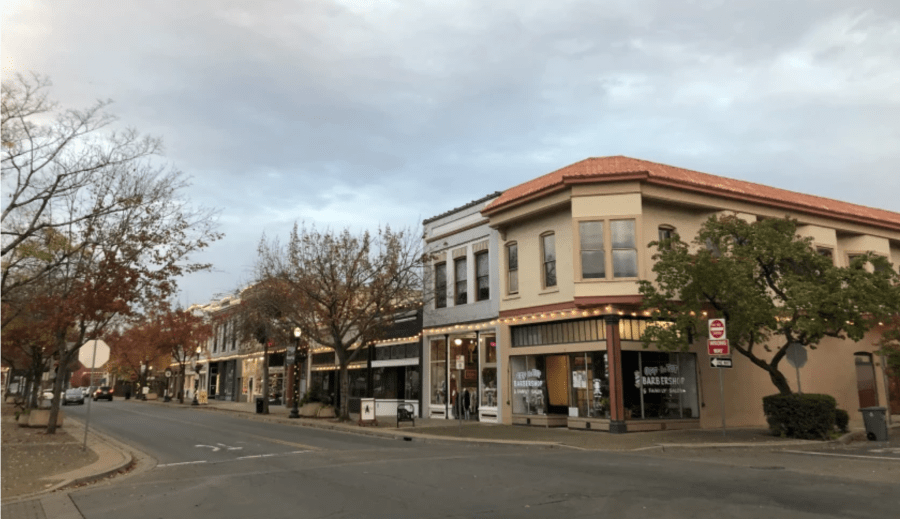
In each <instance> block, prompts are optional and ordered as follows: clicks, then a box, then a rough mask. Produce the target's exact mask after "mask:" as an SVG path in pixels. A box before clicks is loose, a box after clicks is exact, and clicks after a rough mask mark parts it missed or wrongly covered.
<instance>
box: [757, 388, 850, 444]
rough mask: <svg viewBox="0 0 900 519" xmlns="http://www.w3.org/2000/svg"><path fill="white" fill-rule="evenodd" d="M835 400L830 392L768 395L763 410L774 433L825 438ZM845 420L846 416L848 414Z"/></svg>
mask: <svg viewBox="0 0 900 519" xmlns="http://www.w3.org/2000/svg"><path fill="white" fill-rule="evenodd" d="M836 409H837V402H836V401H835V400H834V397H832V396H831V395H815V394H813V395H810V394H805V395H799V394H790V395H781V394H778V395H769V396H767V397H764V398H763V411H764V412H765V413H766V421H767V422H768V423H769V429H770V430H771V431H772V434H774V435H775V436H781V437H787V438H799V439H803V440H823V439H828V437H829V435H830V434H831V432H832V431H833V430H834V426H835V418H836ZM848 420H849V417H848Z"/></svg>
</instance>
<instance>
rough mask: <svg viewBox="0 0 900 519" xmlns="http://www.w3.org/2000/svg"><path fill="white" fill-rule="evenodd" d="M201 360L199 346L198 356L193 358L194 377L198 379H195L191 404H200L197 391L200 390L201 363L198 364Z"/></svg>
mask: <svg viewBox="0 0 900 519" xmlns="http://www.w3.org/2000/svg"><path fill="white" fill-rule="evenodd" d="M198 360H200V347H199V346H197V356H196V357H194V358H192V359H191V368H193V370H194V377H196V378H197V380H195V381H194V390H193V391H192V393H194V399H193V400H191V405H200V402H199V401H197V392H198V391H199V390H200V365H199V364H197V361H198Z"/></svg>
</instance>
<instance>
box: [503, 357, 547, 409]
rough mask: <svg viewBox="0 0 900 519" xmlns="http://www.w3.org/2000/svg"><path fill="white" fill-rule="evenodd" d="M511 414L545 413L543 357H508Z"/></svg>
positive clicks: (545, 394)
mask: <svg viewBox="0 0 900 519" xmlns="http://www.w3.org/2000/svg"><path fill="white" fill-rule="evenodd" d="M509 364H510V370H511V372H512V393H513V414H533V415H537V414H547V379H546V372H545V369H544V357H543V356H533V355H522V356H516V357H510V359H509Z"/></svg>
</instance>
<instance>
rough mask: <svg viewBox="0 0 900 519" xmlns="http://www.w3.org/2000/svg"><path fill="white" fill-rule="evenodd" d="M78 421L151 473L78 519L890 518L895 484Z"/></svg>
mask: <svg viewBox="0 0 900 519" xmlns="http://www.w3.org/2000/svg"><path fill="white" fill-rule="evenodd" d="M67 412H71V413H72V414H73V415H76V416H82V415H83V414H84V409H83V408H81V407H77V408H68V411H67ZM91 414H92V416H91V423H92V424H93V425H94V426H97V427H98V428H100V429H101V430H103V431H104V432H107V433H109V434H112V435H114V436H116V437H118V438H119V439H121V440H123V441H126V442H128V443H131V444H133V445H135V446H136V447H137V448H139V449H141V450H142V451H144V452H145V453H147V454H149V455H150V456H152V457H153V458H155V459H156V461H157V464H156V465H155V466H154V467H153V468H151V469H149V470H145V471H142V472H140V473H138V474H135V475H132V476H128V477H125V478H117V479H113V480H112V482H111V483H109V484H102V485H98V486H92V487H88V488H86V489H83V490H79V491H75V492H73V493H72V494H71V497H72V500H73V502H74V503H75V504H76V506H77V507H78V508H79V510H80V511H81V513H82V514H83V515H84V517H85V518H87V519H106V518H109V519H112V518H117V519H118V518H122V517H129V518H181V517H184V518H207V517H210V518H217V519H229V518H235V519H238V518H241V519H246V518H267V519H268V518H280V517H285V518H286V517H291V518H306V517H329V518H333V517H391V518H405V517H410V518H431V517H440V518H447V517H552V518H560V517H564V518H568V517H602V516H605V515H610V516H614V517H617V518H640V519H649V518H657V517H665V518H670V517H671V518H687V517H710V518H712V517H715V518H722V517H735V518H745V517H746V518H750V517H754V518H755V517H766V518H780V517H792V518H813V517H815V518H823V517H825V518H827V517H853V518H858V517H872V518H880V517H884V518H894V517H897V510H900V481H896V482H893V481H887V482H884V481H865V480H862V479H855V478H846V477H841V474H839V473H836V474H834V475H818V474H804V473H799V472H795V471H792V470H784V469H785V467H784V466H775V465H770V464H766V463H765V462H763V464H762V465H759V464H757V465H752V464H751V465H743V466H742V465H740V464H730V463H709V462H706V461H705V460H704V459H703V458H702V453H694V454H692V455H691V456H690V457H685V456H680V457H679V456H671V455H670V454H666V455H648V454H646V453H644V454H623V453H609V452H593V451H591V452H587V451H577V450H571V449H561V448H539V447H523V446H507V445H489V446H483V445H482V446H476V445H472V444H455V443H454V444H451V443H448V444H442V443H433V442H428V443H423V442H406V441H402V440H389V439H382V438H376V437H370V436H363V435H355V434H344V433H338V432H332V431H324V430H318V429H308V428H302V427H294V426H290V425H282V424H274V423H263V422H257V421H253V420H247V419H244V418H241V417H239V416H234V415H232V414H229V413H216V412H209V411H201V410H197V409H192V408H190V407H187V406H186V407H168V406H157V405H142V404H136V403H133V402H124V401H121V400H119V401H115V402H112V403H108V402H95V403H94V404H93V405H92V413H91ZM797 456H798V457H800V456H799V455H797Z"/></svg>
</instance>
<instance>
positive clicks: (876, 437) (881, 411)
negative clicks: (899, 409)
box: [860, 407, 888, 442]
mask: <svg viewBox="0 0 900 519" xmlns="http://www.w3.org/2000/svg"><path fill="white" fill-rule="evenodd" d="M860 412H861V413H862V414H863V422H865V424H866V438H868V439H869V441H877V442H886V441H888V427H887V414H886V413H887V408H886V407H863V408H861V409H860Z"/></svg>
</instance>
